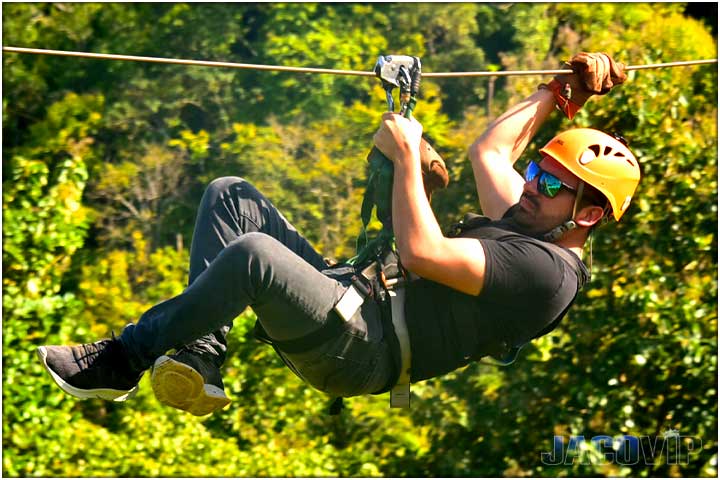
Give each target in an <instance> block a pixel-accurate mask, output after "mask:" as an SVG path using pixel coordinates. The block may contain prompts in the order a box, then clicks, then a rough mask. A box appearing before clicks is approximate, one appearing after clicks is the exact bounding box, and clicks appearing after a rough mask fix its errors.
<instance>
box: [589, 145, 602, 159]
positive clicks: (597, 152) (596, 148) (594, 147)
mask: <svg viewBox="0 0 720 480" xmlns="http://www.w3.org/2000/svg"><path fill="white" fill-rule="evenodd" d="M588 150H592V151H593V152H595V156H596V157H599V156H600V145H597V144H595V145H590V146H589V147H588Z"/></svg>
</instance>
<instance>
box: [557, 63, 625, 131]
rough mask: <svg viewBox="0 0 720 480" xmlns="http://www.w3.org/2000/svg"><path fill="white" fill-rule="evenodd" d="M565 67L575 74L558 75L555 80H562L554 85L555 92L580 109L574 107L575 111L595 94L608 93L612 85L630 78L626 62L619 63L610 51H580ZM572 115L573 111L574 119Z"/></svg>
mask: <svg viewBox="0 0 720 480" xmlns="http://www.w3.org/2000/svg"><path fill="white" fill-rule="evenodd" d="M565 66H566V67H570V68H572V70H573V72H574V73H572V74H569V75H568V74H562V75H557V76H556V77H555V82H557V83H559V85H558V86H556V87H555V88H556V89H557V91H556V95H557V94H558V93H559V94H560V95H562V96H563V97H565V98H567V100H570V101H571V102H572V103H574V104H575V105H577V108H575V109H571V110H574V111H577V110H578V109H579V108H580V107H582V106H583V105H585V102H587V100H588V99H589V98H590V97H592V96H593V95H605V94H606V93H608V92H609V91H610V89H611V88H612V87H614V86H615V85H620V84H621V83H623V82H624V81H625V80H627V75H625V72H624V69H625V65H623V64H622V63H618V62H616V61H615V60H613V59H612V57H610V55H608V54H607V53H587V52H580V53H578V54H577V55H575V56H573V57H572V58H571V59H570V61H569V62H566V63H565ZM566 86H567V87H569V89H567V88H566ZM551 88H552V85H551ZM568 94H569V97H568ZM560 103H561V102H559V104H560ZM561 109H562V105H561ZM563 111H565V110H564V109H563ZM566 115H567V112H566ZM573 115H574V112H573V113H572V114H571V115H568V117H570V118H572V116H573Z"/></svg>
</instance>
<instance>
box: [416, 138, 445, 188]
mask: <svg viewBox="0 0 720 480" xmlns="http://www.w3.org/2000/svg"><path fill="white" fill-rule="evenodd" d="M420 168H421V169H422V176H423V185H424V187H425V194H426V195H427V197H428V199H430V197H432V194H433V192H434V191H435V190H439V189H441V188H445V187H447V186H448V183H450V177H449V175H448V171H447V167H446V166H445V162H444V161H443V159H442V157H441V156H440V154H439V153H437V152H436V151H435V149H434V148H433V147H432V145H430V144H429V143H428V141H427V140H425V139H424V138H423V139H421V140H420Z"/></svg>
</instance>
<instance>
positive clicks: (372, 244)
mask: <svg viewBox="0 0 720 480" xmlns="http://www.w3.org/2000/svg"><path fill="white" fill-rule="evenodd" d="M374 71H375V74H376V75H377V76H378V78H379V79H380V80H381V82H382V87H383V89H384V90H385V97H386V100H387V105H388V111H391V112H392V111H394V110H395V100H394V99H393V93H392V92H393V89H394V88H395V87H399V89H400V112H399V113H400V114H401V115H404V116H405V117H408V118H409V117H410V116H411V115H412V112H413V110H414V109H415V104H416V103H417V94H418V92H419V90H420V77H421V65H420V59H419V58H418V57H410V56H407V55H388V56H380V57H379V58H378V60H377V63H376V64H375V68H374ZM367 161H368V164H369V175H368V181H367V186H366V188H365V196H364V197H363V201H362V207H361V208H360V218H361V220H362V229H361V231H360V235H359V236H358V238H357V241H356V250H357V255H356V256H355V257H353V258H352V259H350V260H349V261H348V263H350V264H352V265H355V264H358V265H362V264H364V263H366V262H367V261H368V260H369V259H371V258H374V257H375V256H377V255H378V254H380V253H382V252H383V251H384V250H386V249H388V248H390V249H393V248H394V242H395V237H394V235H393V233H392V211H391V210H392V209H391V207H392V180H393V170H394V168H393V163H392V162H391V161H390V160H388V159H387V158H386V157H385V155H383V154H382V153H381V152H380V150H378V148H377V147H374V146H373V148H372V149H371V150H370V153H369V154H368V157H367ZM373 208H374V209H375V214H376V217H377V219H378V220H379V221H380V222H381V223H382V229H381V230H380V232H379V233H378V235H377V236H376V238H374V239H373V240H370V239H369V238H368V233H367V227H368V224H369V223H370V219H371V216H372V211H373Z"/></svg>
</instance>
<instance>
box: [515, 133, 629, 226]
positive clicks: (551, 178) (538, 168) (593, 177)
mask: <svg viewBox="0 0 720 480" xmlns="http://www.w3.org/2000/svg"><path fill="white" fill-rule="evenodd" d="M540 152H541V153H542V155H543V157H542V159H541V160H539V161H538V162H530V164H529V165H528V168H527V170H526V173H525V180H526V182H525V186H524V189H523V194H522V196H521V198H520V202H519V205H518V207H517V209H516V212H515V215H514V216H513V218H514V220H515V222H516V223H517V224H518V225H519V226H521V227H523V229H525V230H527V231H528V232H529V233H532V234H535V235H540V234H545V237H546V239H548V240H557V239H558V238H560V237H561V236H562V234H563V233H564V232H566V231H568V230H572V229H574V228H577V227H578V226H580V227H588V228H589V227H592V226H593V225H595V224H597V222H599V221H600V220H601V219H602V218H603V216H605V214H606V213H610V212H612V214H613V215H614V217H615V219H616V220H619V219H620V217H621V216H622V214H623V213H624V212H625V211H626V210H627V207H628V206H629V204H630V199H631V198H632V195H633V193H634V192H635V189H636V187H637V185H638V183H639V181H640V168H639V165H638V162H637V160H636V159H635V157H634V156H633V154H632V152H630V150H629V149H628V148H627V146H626V145H625V144H624V143H623V142H621V141H620V140H618V139H616V138H613V137H611V136H610V135H607V134H606V133H603V132H601V131H599V130H593V129H589V128H579V129H574V130H568V131H566V132H563V133H561V134H559V135H557V136H556V137H555V138H553V139H552V140H550V142H548V144H547V145H545V146H544V147H543V148H542V149H540Z"/></svg>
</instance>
